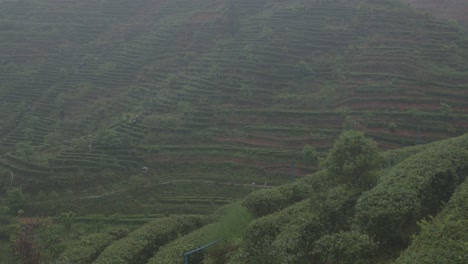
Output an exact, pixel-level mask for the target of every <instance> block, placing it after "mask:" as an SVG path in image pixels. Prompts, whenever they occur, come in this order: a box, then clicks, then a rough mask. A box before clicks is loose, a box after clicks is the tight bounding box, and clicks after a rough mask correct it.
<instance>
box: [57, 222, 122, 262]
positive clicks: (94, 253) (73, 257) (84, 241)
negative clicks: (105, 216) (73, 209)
mask: <svg viewBox="0 0 468 264" xmlns="http://www.w3.org/2000/svg"><path fill="white" fill-rule="evenodd" d="M127 235H128V231H127V230H123V229H119V230H110V231H107V232H105V233H104V232H103V233H95V234H91V235H86V236H83V237H81V238H80V239H79V240H78V241H77V242H76V243H73V244H71V245H70V246H69V247H68V249H67V250H65V252H63V253H62V255H61V256H60V260H59V262H58V263H63V264H65V263H76V264H86V263H92V262H93V261H94V260H95V259H96V258H97V257H98V256H99V254H101V252H102V251H103V250H104V249H105V248H106V247H107V246H109V245H110V244H112V243H113V242H114V241H115V240H118V239H122V238H124V237H126V236H127Z"/></svg>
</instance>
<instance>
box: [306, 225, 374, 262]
mask: <svg viewBox="0 0 468 264" xmlns="http://www.w3.org/2000/svg"><path fill="white" fill-rule="evenodd" d="M375 248H376V245H375V243H374V242H373V241H372V240H371V239H370V238H369V236H367V235H365V234H360V233H358V232H339V233H334V234H331V235H325V236H323V237H321V238H320V239H319V240H318V241H316V242H315V246H314V250H313V253H314V254H315V255H316V257H318V258H319V259H320V261H321V263H327V264H328V263H329V264H332V263H336V264H355V263H371V261H370V259H371V257H372V254H373V251H374V250H375Z"/></svg>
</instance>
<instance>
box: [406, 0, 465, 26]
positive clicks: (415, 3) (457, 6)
mask: <svg viewBox="0 0 468 264" xmlns="http://www.w3.org/2000/svg"><path fill="white" fill-rule="evenodd" d="M404 2H407V3H409V4H410V5H411V6H412V7H414V8H416V9H418V10H421V11H425V12H431V13H433V14H434V15H435V16H436V17H438V18H442V19H451V20H454V21H459V22H461V23H462V24H464V25H466V26H468V15H467V14H468V3H467V2H466V1H461V0H447V1H435V0H404Z"/></svg>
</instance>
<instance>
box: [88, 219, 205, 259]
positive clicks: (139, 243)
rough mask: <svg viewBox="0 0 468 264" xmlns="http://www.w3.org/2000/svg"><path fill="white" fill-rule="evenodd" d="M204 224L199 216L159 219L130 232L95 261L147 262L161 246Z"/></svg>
mask: <svg viewBox="0 0 468 264" xmlns="http://www.w3.org/2000/svg"><path fill="white" fill-rule="evenodd" d="M203 224H204V221H203V218H202V217H197V216H176V217H166V218H161V219H157V220H155V221H152V222H150V223H148V224H145V225H144V226H142V227H141V228H139V229H137V230H135V231H134V232H132V233H130V234H129V236H128V237H127V238H125V239H121V240H119V241H116V242H115V243H113V244H112V245H110V246H109V247H108V248H106V249H105V250H104V251H103V252H102V254H101V255H99V257H98V259H97V260H96V261H95V262H93V263H95V264H100V263H103V264H107V263H115V264H118V263H132V264H139V263H146V261H147V260H148V259H149V258H150V257H151V256H152V255H153V253H154V252H155V251H156V250H157V249H158V248H159V247H161V246H163V245H165V244H167V243H168V242H170V241H172V240H174V239H176V238H177V237H178V236H179V235H184V234H187V233H189V232H190V231H192V230H194V229H197V228H199V227H201V226H202V225H203Z"/></svg>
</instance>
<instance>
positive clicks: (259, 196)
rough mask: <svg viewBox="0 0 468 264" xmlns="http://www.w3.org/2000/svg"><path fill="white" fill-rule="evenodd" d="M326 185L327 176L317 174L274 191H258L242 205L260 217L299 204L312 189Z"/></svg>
mask: <svg viewBox="0 0 468 264" xmlns="http://www.w3.org/2000/svg"><path fill="white" fill-rule="evenodd" d="M326 184H327V183H326V179H325V174H323V173H317V174H315V175H313V176H310V177H307V178H304V179H301V180H298V181H296V182H294V183H289V184H285V185H282V186H279V187H277V188H274V189H266V190H259V191H256V192H254V193H252V194H250V195H249V196H247V197H246V198H245V199H244V201H243V202H242V205H243V206H245V207H246V208H248V209H249V210H250V212H251V213H252V214H253V215H254V216H256V217H260V216H264V215H267V214H271V213H273V212H276V211H279V210H281V209H284V208H286V207H287V206H289V205H292V204H294V203H296V202H299V201H301V200H303V199H305V198H307V197H309V195H310V192H311V190H312V189H317V190H319V189H321V187H323V186H325V185H326Z"/></svg>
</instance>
